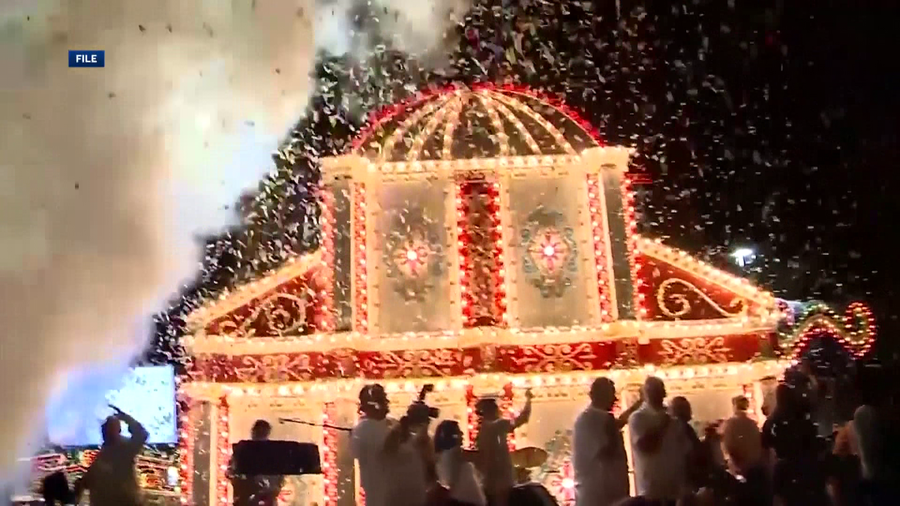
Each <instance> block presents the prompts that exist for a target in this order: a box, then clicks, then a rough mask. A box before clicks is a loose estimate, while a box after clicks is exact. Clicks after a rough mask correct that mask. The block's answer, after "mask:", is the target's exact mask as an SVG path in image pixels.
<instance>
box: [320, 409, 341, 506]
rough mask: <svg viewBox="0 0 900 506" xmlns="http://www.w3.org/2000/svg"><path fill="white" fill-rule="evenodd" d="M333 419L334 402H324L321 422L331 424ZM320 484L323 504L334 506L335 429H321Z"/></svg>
mask: <svg viewBox="0 0 900 506" xmlns="http://www.w3.org/2000/svg"><path fill="white" fill-rule="evenodd" d="M333 419H334V403H331V402H329V403H326V404H325V409H324V411H323V412H322V424H323V425H331V424H332V423H333ZM322 430H323V433H322V475H323V477H322V485H323V488H324V490H323V492H324V495H325V506H336V505H337V498H338V467H337V431H336V430H335V429H330V428H324V429H322Z"/></svg>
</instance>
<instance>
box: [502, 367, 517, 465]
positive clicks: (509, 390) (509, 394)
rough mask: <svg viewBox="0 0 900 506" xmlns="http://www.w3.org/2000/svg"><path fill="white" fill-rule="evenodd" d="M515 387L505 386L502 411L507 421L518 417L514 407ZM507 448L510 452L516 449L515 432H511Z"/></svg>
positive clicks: (507, 438)
mask: <svg viewBox="0 0 900 506" xmlns="http://www.w3.org/2000/svg"><path fill="white" fill-rule="evenodd" d="M513 397H514V396H513V386H512V383H507V384H506V385H504V386H503V396H502V397H501V399H500V411H501V412H502V413H503V416H505V417H506V418H507V419H509V420H512V419H514V418H515V417H516V409H515V406H514V405H513ZM506 446H507V447H509V451H513V450H515V449H516V433H515V431H513V432H510V433H509V435H507V437H506Z"/></svg>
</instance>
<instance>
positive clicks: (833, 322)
mask: <svg viewBox="0 0 900 506" xmlns="http://www.w3.org/2000/svg"><path fill="white" fill-rule="evenodd" d="M796 322H797V323H796V324H795V325H794V326H793V327H792V328H791V330H790V331H789V332H781V333H780V335H779V342H780V343H781V346H782V348H783V349H786V350H789V351H790V353H791V356H792V357H793V358H799V357H800V355H801V354H802V353H803V352H804V351H805V350H806V349H807V348H808V347H809V345H810V344H811V342H812V340H813V339H816V338H818V337H827V338H830V339H833V340H834V341H836V342H837V343H839V344H840V345H841V346H842V347H843V348H844V349H845V350H846V351H847V352H848V353H849V354H850V355H851V356H853V357H856V358H859V357H863V356H865V355H866V354H868V353H869V351H871V349H872V346H873V345H874V343H875V332H876V326H875V317H874V315H873V314H872V311H871V310H870V309H869V307H868V306H867V305H865V304H864V303H862V302H854V303H852V304H850V305H849V306H847V309H846V311H845V312H844V316H843V318H842V317H840V316H839V315H838V314H837V313H836V312H835V311H834V310H832V309H831V308H830V307H828V306H826V305H825V304H821V303H817V304H813V305H811V306H810V307H808V308H807V309H806V310H805V311H804V312H803V314H802V315H800V316H799V317H798V318H797V319H796Z"/></svg>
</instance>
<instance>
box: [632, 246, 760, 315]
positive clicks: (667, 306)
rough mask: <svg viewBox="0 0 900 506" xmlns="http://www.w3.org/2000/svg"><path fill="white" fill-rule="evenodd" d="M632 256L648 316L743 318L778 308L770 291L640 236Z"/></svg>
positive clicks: (638, 285)
mask: <svg viewBox="0 0 900 506" xmlns="http://www.w3.org/2000/svg"><path fill="white" fill-rule="evenodd" d="M636 255H637V259H636V260H637V262H636V263H637V265H638V266H639V268H638V272H637V274H638V282H637V283H636V284H637V287H638V289H639V291H640V293H641V294H642V295H643V300H644V309H645V310H646V315H647V319H650V320H669V321H674V320H715V319H745V318H754V317H766V316H769V315H772V314H774V313H775V312H776V311H777V307H776V303H775V298H774V297H773V296H772V295H771V294H769V293H766V292H764V291H762V290H760V289H758V288H756V287H754V286H753V285H751V284H750V283H749V282H748V281H746V280H744V279H740V278H737V277H734V276H732V275H730V274H728V273H726V272H724V271H721V270H718V269H715V268H713V267H710V266H709V265H706V264H705V263H703V262H700V261H699V260H696V259H694V258H693V257H691V256H690V255H688V254H687V253H685V252H683V251H678V250H676V249H673V248H670V247H668V246H665V245H663V244H661V243H660V242H657V241H653V240H650V239H644V238H642V239H641V240H640V241H639V248H638V252H637V253H636Z"/></svg>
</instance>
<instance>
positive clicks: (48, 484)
mask: <svg viewBox="0 0 900 506" xmlns="http://www.w3.org/2000/svg"><path fill="white" fill-rule="evenodd" d="M41 495H43V497H44V503H45V504H47V505H48V506H56V505H64V504H74V503H75V495H74V494H73V493H72V490H71V489H70V488H69V480H68V478H66V475H65V474H64V473H63V472H62V471H56V472H55V473H51V474H48V475H47V476H45V477H44V479H43V480H41Z"/></svg>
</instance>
